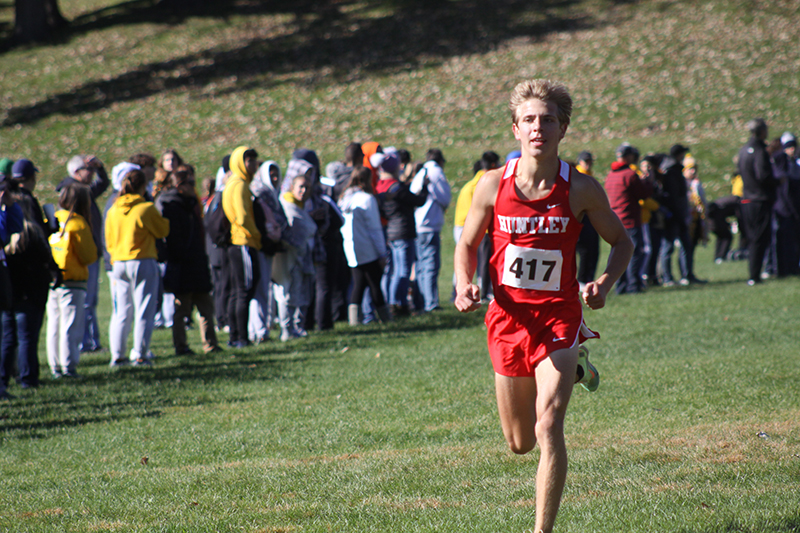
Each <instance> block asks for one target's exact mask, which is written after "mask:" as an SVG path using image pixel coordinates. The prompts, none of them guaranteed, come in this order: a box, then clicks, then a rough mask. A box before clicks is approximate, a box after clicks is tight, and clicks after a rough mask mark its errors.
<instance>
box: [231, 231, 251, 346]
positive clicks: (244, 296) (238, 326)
mask: <svg viewBox="0 0 800 533" xmlns="http://www.w3.org/2000/svg"><path fill="white" fill-rule="evenodd" d="M258 278H259V270H258V252H257V251H256V249H255V248H250V247H249V246H229V247H228V280H229V281H228V284H229V287H230V293H229V298H228V302H227V303H228V326H229V327H230V330H231V333H230V342H238V341H247V321H248V319H249V318H250V300H252V299H253V296H254V295H255V293H256V287H257V286H258Z"/></svg>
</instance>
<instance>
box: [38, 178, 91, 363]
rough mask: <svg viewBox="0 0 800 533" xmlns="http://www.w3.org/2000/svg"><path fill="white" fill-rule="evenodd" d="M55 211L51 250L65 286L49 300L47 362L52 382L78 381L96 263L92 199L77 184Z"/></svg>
mask: <svg viewBox="0 0 800 533" xmlns="http://www.w3.org/2000/svg"><path fill="white" fill-rule="evenodd" d="M58 205H59V207H61V209H60V210H59V211H56V220H57V221H58V227H59V229H58V231H56V232H55V233H53V234H52V235H50V239H49V241H50V250H51V251H52V253H53V259H54V260H55V262H56V264H57V265H58V268H59V269H61V271H62V273H63V279H64V282H63V284H62V285H59V286H58V287H51V288H50V294H49V296H48V298H47V362H48V363H49V364H50V371H51V372H52V375H53V378H61V377H77V375H78V374H77V372H76V368H77V366H78V361H79V360H80V355H81V350H80V344H81V341H82V340H83V330H84V320H85V309H84V302H85V300H86V288H87V280H88V279H89V265H90V264H92V263H94V262H95V261H97V245H96V244H95V242H94V237H93V236H92V228H91V226H90V224H89V222H88V221H89V220H91V215H92V212H91V205H92V196H91V192H90V190H89V187H88V186H86V185H82V184H80V183H78V182H74V183H70V184H68V185H67V186H66V187H64V188H63V189H61V195H60V196H59V199H58Z"/></svg>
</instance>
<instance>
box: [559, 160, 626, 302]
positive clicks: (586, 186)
mask: <svg viewBox="0 0 800 533" xmlns="http://www.w3.org/2000/svg"><path fill="white" fill-rule="evenodd" d="M576 174H577V173H573V176H575V175H576ZM576 193H577V194H576ZM570 204H571V205H572V206H573V212H578V213H580V212H583V213H584V215H585V216H588V217H589V220H590V221H591V222H592V226H594V228H595V229H596V230H597V233H598V234H599V235H600V237H602V238H603V240H604V241H606V242H607V243H608V244H610V245H611V251H610V252H609V254H608V263H607V264H606V269H605V271H604V272H603V273H602V274H601V275H600V276H599V277H598V278H597V279H596V280H594V281H593V282H591V283H587V284H586V287H585V288H584V290H583V295H582V296H583V301H584V302H585V303H586V305H587V306H589V308H590V309H600V308H602V307H604V306H605V304H606V295H607V294H608V292H609V291H610V290H611V287H613V285H614V283H616V282H617V280H618V279H619V278H620V276H622V273H623V272H625V269H626V268H627V267H628V262H629V261H630V260H631V256H632V255H633V241H631V238H630V237H629V236H628V232H627V231H625V227H624V226H623V225H622V222H621V221H620V219H619V217H618V216H617V215H616V214H615V213H614V211H612V210H611V206H610V205H609V202H608V196H606V192H605V190H603V187H602V185H600V183H598V182H597V180H595V179H594V178H591V177H589V176H584V175H579V176H577V177H576V179H575V181H574V183H573V188H572V189H571V191H570Z"/></svg>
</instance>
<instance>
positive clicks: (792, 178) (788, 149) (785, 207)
mask: <svg viewBox="0 0 800 533" xmlns="http://www.w3.org/2000/svg"><path fill="white" fill-rule="evenodd" d="M772 170H773V173H774V175H775V179H776V180H777V182H778V188H777V191H776V195H775V211H774V221H773V228H774V231H775V235H774V236H773V243H774V246H773V247H772V248H773V249H774V254H775V257H774V258H773V263H774V264H775V266H776V268H777V271H778V272H777V273H778V277H784V276H796V275H798V274H800V166H798V164H797V138H796V137H795V136H794V135H792V134H791V133H789V132H786V133H784V134H783V135H782V136H781V150H779V151H778V152H776V153H774V154H773V155H772Z"/></svg>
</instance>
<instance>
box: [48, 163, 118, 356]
mask: <svg viewBox="0 0 800 533" xmlns="http://www.w3.org/2000/svg"><path fill="white" fill-rule="evenodd" d="M67 172H68V173H69V177H67V178H64V180H62V181H61V183H59V184H58V186H56V192H61V190H62V189H65V188H66V187H67V185H69V184H70V183H80V184H82V185H86V186H88V187H89V192H90V194H91V198H92V203H91V214H92V216H91V220H90V221H89V222H90V223H91V226H92V237H93V238H94V244H95V246H97V249H98V250H103V248H104V244H103V214H102V213H101V212H100V208H99V207H98V206H97V199H98V198H99V197H100V195H102V194H103V193H104V192H106V190H107V189H108V186H109V185H110V184H111V180H110V179H109V177H108V173H107V172H106V169H105V167H104V166H103V163H102V162H101V161H100V160H99V159H97V158H96V157H95V156H93V155H90V156H85V155H76V156H74V157H72V158H71V159H70V160H69V162H68V163H67ZM99 290H100V259H99V258H98V260H97V261H95V262H94V263H92V264H91V265H89V279H88V280H87V282H86V301H85V302H84V304H83V307H84V312H85V317H86V325H85V329H84V333H83V341H82V342H81V352H96V351H99V350H100V349H101V348H102V347H101V345H100V328H99V327H98V325H97V312H96V310H97V292H98V291H99Z"/></svg>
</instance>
